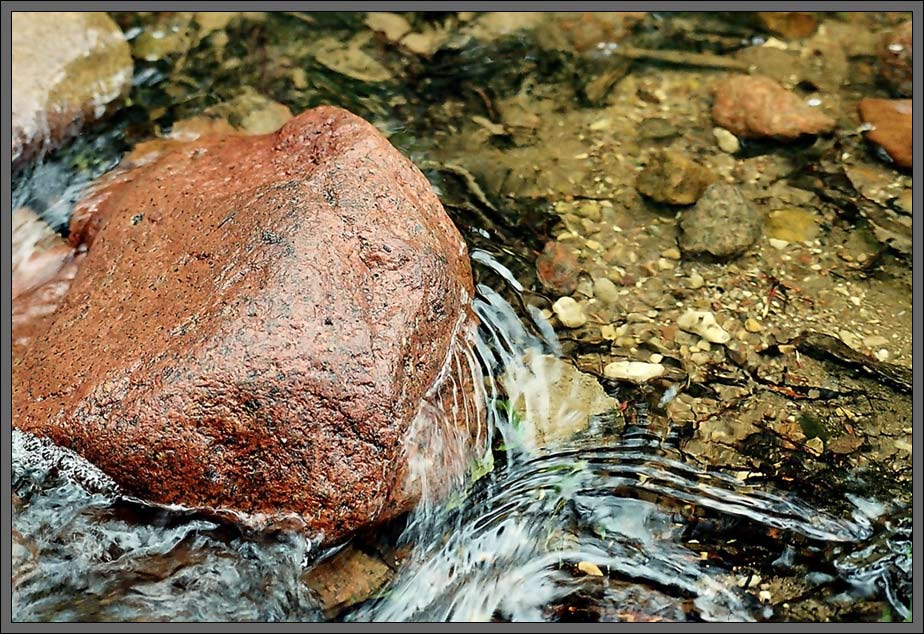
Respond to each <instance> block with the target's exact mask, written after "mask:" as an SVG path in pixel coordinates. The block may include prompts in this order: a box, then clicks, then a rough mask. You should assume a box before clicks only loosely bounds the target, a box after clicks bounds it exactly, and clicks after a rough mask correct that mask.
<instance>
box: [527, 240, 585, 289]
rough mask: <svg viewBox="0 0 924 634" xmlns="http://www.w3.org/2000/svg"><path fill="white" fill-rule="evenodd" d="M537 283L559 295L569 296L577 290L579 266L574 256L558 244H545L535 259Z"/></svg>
mask: <svg viewBox="0 0 924 634" xmlns="http://www.w3.org/2000/svg"><path fill="white" fill-rule="evenodd" d="M536 272H537V273H538V274H539V281H540V282H542V284H543V285H544V286H546V287H547V288H549V289H551V290H553V291H555V292H557V293H558V294H559V295H570V294H571V293H573V292H574V290H575V289H576V288H577V283H578V275H579V274H580V272H581V268H580V265H579V264H578V261H577V258H576V257H574V254H573V253H571V251H569V250H568V248H567V247H565V246H564V245H563V244H561V243H559V242H554V241H552V242H547V243H546V245H545V248H544V249H543V250H542V253H540V254H539V257H537V258H536Z"/></svg>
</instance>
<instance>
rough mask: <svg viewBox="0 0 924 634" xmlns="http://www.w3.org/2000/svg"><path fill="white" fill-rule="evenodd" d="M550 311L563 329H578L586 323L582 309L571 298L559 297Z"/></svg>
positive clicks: (585, 316)
mask: <svg viewBox="0 0 924 634" xmlns="http://www.w3.org/2000/svg"><path fill="white" fill-rule="evenodd" d="M552 310H553V311H555V314H556V315H557V316H558V321H560V322H561V325H562V326H564V327H565V328H580V327H581V326H583V325H584V324H586V323H587V315H585V314H584V309H583V308H581V305H580V304H578V303H577V302H576V301H574V299H572V298H571V297H560V298H559V299H558V301H556V302H555V303H554V304H552Z"/></svg>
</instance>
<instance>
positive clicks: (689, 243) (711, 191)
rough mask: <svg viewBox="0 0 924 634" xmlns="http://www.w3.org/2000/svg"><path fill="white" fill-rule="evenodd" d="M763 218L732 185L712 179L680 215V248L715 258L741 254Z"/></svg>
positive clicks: (754, 235)
mask: <svg viewBox="0 0 924 634" xmlns="http://www.w3.org/2000/svg"><path fill="white" fill-rule="evenodd" d="M762 228H763V218H762V216H761V214H760V212H759V211H758V210H757V209H755V208H754V205H752V204H751V202H750V201H749V200H748V199H747V198H745V197H744V195H743V194H742V193H741V190H739V189H738V188H737V187H735V186H734V185H729V184H727V183H721V182H719V183H713V184H712V185H710V186H709V187H708V188H707V189H706V191H705V192H704V193H703V195H702V197H701V198H700V199H699V202H697V203H696V205H695V206H694V207H693V208H692V209H690V210H688V211H685V212H683V215H682V216H681V219H680V231H681V233H680V248H681V249H682V250H683V252H684V253H685V254H687V255H694V256H695V255H706V256H711V257H713V258H717V259H726V258H731V257H734V256H736V255H740V254H742V253H743V252H744V251H745V250H747V248H748V247H750V246H751V245H752V244H754V242H756V241H757V239H758V238H759V237H760V234H761V231H762Z"/></svg>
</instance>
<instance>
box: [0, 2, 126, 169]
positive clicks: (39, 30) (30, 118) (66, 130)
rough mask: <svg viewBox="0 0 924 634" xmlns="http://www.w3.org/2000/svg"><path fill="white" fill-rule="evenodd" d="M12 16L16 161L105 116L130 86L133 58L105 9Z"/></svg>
mask: <svg viewBox="0 0 924 634" xmlns="http://www.w3.org/2000/svg"><path fill="white" fill-rule="evenodd" d="M12 16H13V17H12V32H13V43H12V59H13V63H12V69H13V103H12V114H13V162H14V164H15V163H17V162H18V161H20V160H23V159H26V158H29V157H30V156H31V155H33V154H35V153H40V152H41V151H42V150H43V149H45V148H46V147H53V146H54V145H56V144H58V143H60V142H61V140H62V139H63V138H64V137H66V136H68V135H71V134H73V133H75V132H76V130H77V129H79V127H80V126H81V125H82V124H84V123H87V122H91V121H94V120H96V119H98V118H100V117H101V116H102V115H103V114H104V113H105V112H106V110H107V107H108V106H109V104H110V102H112V101H115V100H116V99H118V98H119V97H122V96H124V95H125V94H126V93H127V92H128V89H129V87H130V85H131V80H132V59H131V55H130V54H129V47H128V43H127V42H126V41H125V37H124V36H123V35H122V31H121V29H119V27H118V25H117V24H116V23H115V22H113V21H112V19H111V18H109V17H108V16H107V15H106V14H105V13H91V12H87V13H74V12H60V13H55V14H54V16H53V17H50V16H49V14H47V13H33V12H25V11H16V12H13V14H12Z"/></svg>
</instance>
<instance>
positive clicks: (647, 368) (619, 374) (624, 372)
mask: <svg viewBox="0 0 924 634" xmlns="http://www.w3.org/2000/svg"><path fill="white" fill-rule="evenodd" d="M662 374H664V366H663V365H661V364H660V363H644V362H642V361H614V362H613V363H610V364H608V365H607V366H606V367H605V368H603V375H604V376H605V377H606V378H608V379H627V380H629V381H634V382H636V383H644V382H645V381H648V380H651V379H654V378H656V377H659V376H661V375H662Z"/></svg>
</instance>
